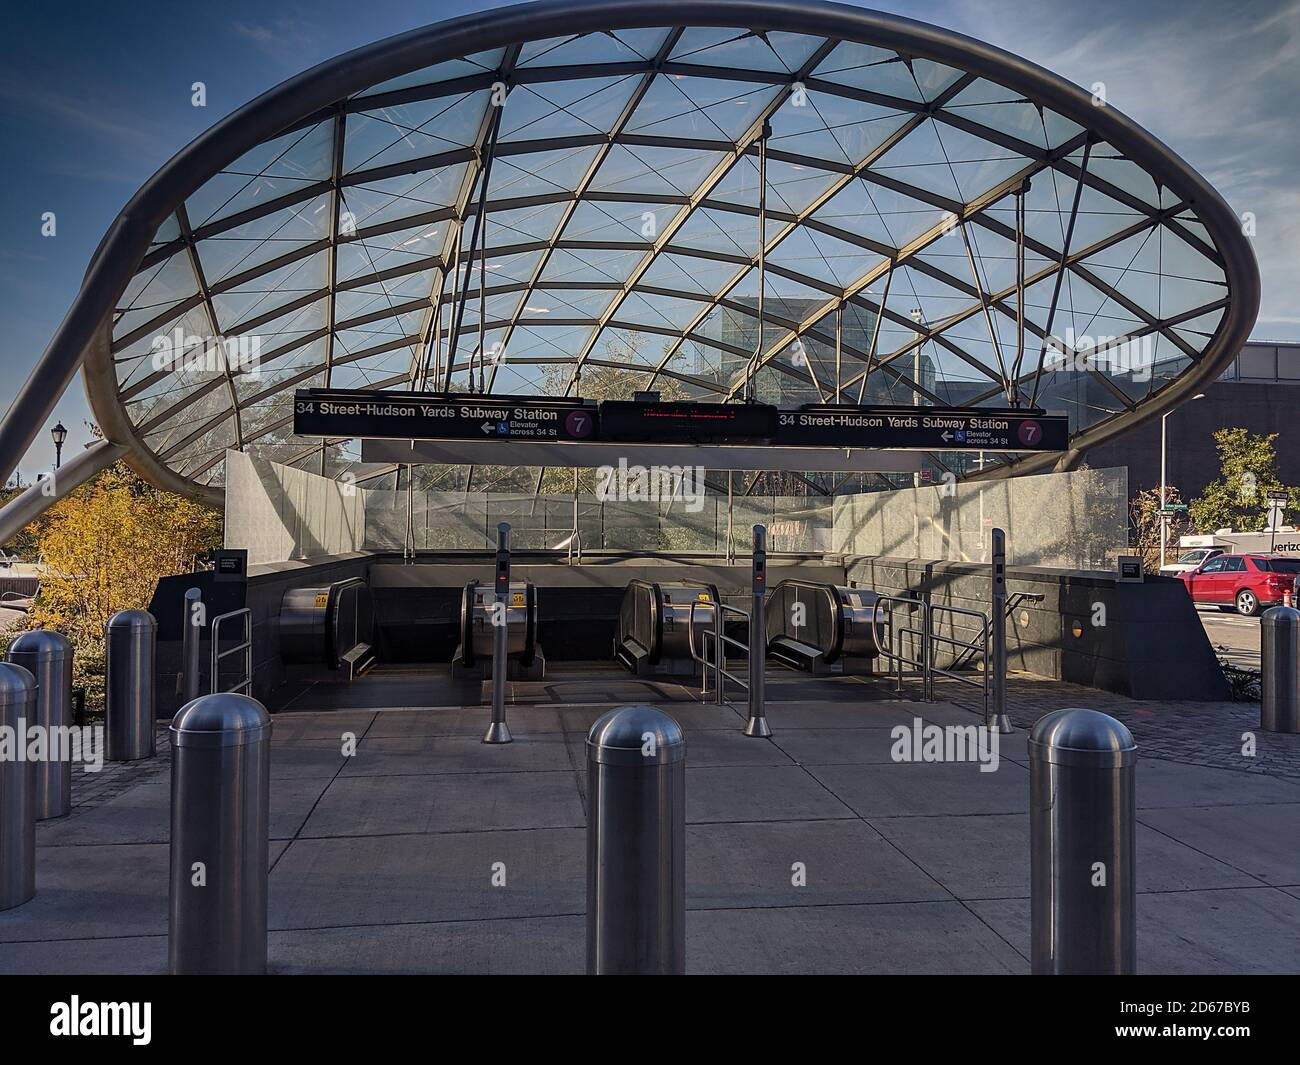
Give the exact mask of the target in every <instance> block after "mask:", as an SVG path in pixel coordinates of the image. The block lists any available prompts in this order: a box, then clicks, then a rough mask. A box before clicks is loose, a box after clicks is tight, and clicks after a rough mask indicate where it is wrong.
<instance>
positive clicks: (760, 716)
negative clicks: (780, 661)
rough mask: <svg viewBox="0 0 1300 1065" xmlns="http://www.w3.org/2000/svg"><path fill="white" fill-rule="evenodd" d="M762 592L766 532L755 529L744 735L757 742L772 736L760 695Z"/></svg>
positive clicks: (763, 650) (763, 672) (764, 652)
mask: <svg viewBox="0 0 1300 1065" xmlns="http://www.w3.org/2000/svg"><path fill="white" fill-rule="evenodd" d="M766 592H767V530H766V529H765V528H763V526H761V525H755V526H754V561H753V567H752V580H751V582H750V606H749V720H748V721H746V722H745V735H746V736H758V737H760V738H765V737H767V736H770V735H772V729H771V726H769V725H768V723H767V711H766V708H765V705H764V694H765V693H764V691H763V682H764V680H765V679H766V670H767V612H766V610H765V609H764V602H763V599H764V596H765V594H766Z"/></svg>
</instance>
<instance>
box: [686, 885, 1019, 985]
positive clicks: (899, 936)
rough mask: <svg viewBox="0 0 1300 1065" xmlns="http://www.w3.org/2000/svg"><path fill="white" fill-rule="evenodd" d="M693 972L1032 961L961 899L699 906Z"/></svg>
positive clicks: (967, 966) (692, 934) (912, 968)
mask: <svg viewBox="0 0 1300 1065" xmlns="http://www.w3.org/2000/svg"><path fill="white" fill-rule="evenodd" d="M686 968H687V972H690V973H780V974H795V973H888V974H891V975H894V974H899V975H902V974H911V973H966V974H994V973H1023V972H1027V971H1028V964H1027V963H1026V962H1025V960H1024V958H1022V957H1021V956H1020V955H1019V954H1017V953H1016V951H1015V950H1013V949H1012V948H1011V947H1010V946H1009V945H1008V944H1007V943H1006V942H1005V941H1004V940H1003V939H1002V938H1001V937H1000V936H998V935H997V934H996V933H994V932H993V931H991V930H990V929H989V928H988V926H987V925H985V924H984V923H983V922H982V921H980V920H979V919H978V918H977V917H976V916H975V915H974V914H972V913H971V912H970V911H969V910H967V909H966V908H965V907H964V906H962V905H961V904H960V903H956V902H915V903H909V904H904V905H879V906H796V907H789V908H785V909H777V908H767V909H743V910H693V911H691V912H690V913H689V914H688V915H687V920H686Z"/></svg>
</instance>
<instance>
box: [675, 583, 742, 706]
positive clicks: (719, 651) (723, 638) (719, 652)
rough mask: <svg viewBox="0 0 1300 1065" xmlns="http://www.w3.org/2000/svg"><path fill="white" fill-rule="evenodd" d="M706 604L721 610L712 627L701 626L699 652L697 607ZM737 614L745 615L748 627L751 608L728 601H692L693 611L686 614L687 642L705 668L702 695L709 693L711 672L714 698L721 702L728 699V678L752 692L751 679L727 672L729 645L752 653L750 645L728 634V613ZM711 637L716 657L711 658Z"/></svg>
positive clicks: (702, 679) (693, 654)
mask: <svg viewBox="0 0 1300 1065" xmlns="http://www.w3.org/2000/svg"><path fill="white" fill-rule="evenodd" d="M705 607H716V608H717V611H716V613H715V614H714V615H713V618H714V621H713V625H714V627H713V628H712V629H703V628H702V629H700V632H701V634H702V635H703V636H704V639H703V641H702V642H701V643H700V650H699V653H696V650H695V647H696V644H695V631H696V630H695V611H696V610H702V609H704V608H705ZM727 614H734V615H736V616H737V617H742V618H744V619H745V623H746V627H748V623H749V611H748V610H741V609H740V608H739V607H734V606H728V605H727V604H726V603H722V602H719V603H692V604H691V611H690V613H689V614H688V615H687V618H686V642H687V643H688V644H689V645H690V649H691V657H692V658H693V659H695V661H697V662H699V663H700V665H701V666H703V669H702V670H701V672H702V674H703V676H702V678H701V681H700V698H701V699H703V698H704V696H706V695H708V694H709V673H710V672H712V673H713V681H714V702H715V703H716V704H717V705H718V706H721V705H722V704H723V703H724V702H726V682H727V681H732V682H734V683H736V684H739V685H740V687H741V689H742V690H744V691H745V692H746V693H748V692H749V682H748V681H746V680H742V679H741V678H740V677H737V676H734V675H732V674H731V673H728V672H727V650H726V645H727V644H731V645H732V646H733V647H736V648H738V649H739V650H740V651H742V652H744V654H745V656H746V657H747V658H748V656H749V645H748V644H746V643H742V642H741V641H740V640H737V639H736V638H735V637H734V636H728V635H727V634H726V631H725V629H726V615H727ZM709 637H713V646H714V655H713V660H712V661H710V660H709Z"/></svg>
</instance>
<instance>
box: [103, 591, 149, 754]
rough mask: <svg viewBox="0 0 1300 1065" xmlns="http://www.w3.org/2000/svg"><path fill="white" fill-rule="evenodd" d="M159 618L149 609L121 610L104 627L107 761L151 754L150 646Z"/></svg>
mask: <svg viewBox="0 0 1300 1065" xmlns="http://www.w3.org/2000/svg"><path fill="white" fill-rule="evenodd" d="M157 635H158V623H157V622H156V621H154V617H153V615H152V614H150V613H149V611H147V610H119V611H118V612H117V613H116V614H114V615H113V616H112V617H111V618H109V619H108V623H107V624H106V625H105V626H104V649H105V653H106V657H107V667H106V669H105V673H106V676H105V678H104V724H105V730H106V732H107V734H108V736H107V740H108V742H107V748H108V750H107V752H106V753H107V756H108V760H109V761H110V762H133V761H136V760H137V759H140V758H152V757H153V754H154V736H153V725H154V706H155V700H154V650H155V647H156V643H157Z"/></svg>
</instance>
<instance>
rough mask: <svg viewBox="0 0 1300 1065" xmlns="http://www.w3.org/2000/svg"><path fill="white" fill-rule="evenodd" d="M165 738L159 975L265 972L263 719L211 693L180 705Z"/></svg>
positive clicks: (252, 708) (266, 775)
mask: <svg viewBox="0 0 1300 1065" xmlns="http://www.w3.org/2000/svg"><path fill="white" fill-rule="evenodd" d="M170 732H171V740H172V809H171V883H170V889H169V898H168V912H169V920H168V925H167V968H168V971H169V972H170V973H171V974H172V975H173V976H189V975H258V974H262V973H265V972H266V897H267V889H266V879H267V839H268V838H269V836H270V831H269V829H270V817H271V716H270V715H269V714H268V713H267V712H266V708H265V707H264V706H262V704H261V703H259V702H258V701H257V700H256V699H250V698H249V697H248V696H246V695H238V694H236V693H235V692H218V693H216V694H214V695H204V696H201V697H200V698H198V699H195V700H194V701H192V702H189V703H186V704H185V705H184V706H183V707H181V709H180V710H179V711H178V712H177V714H176V716H175V718H173V719H172V723H171V729H170Z"/></svg>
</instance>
